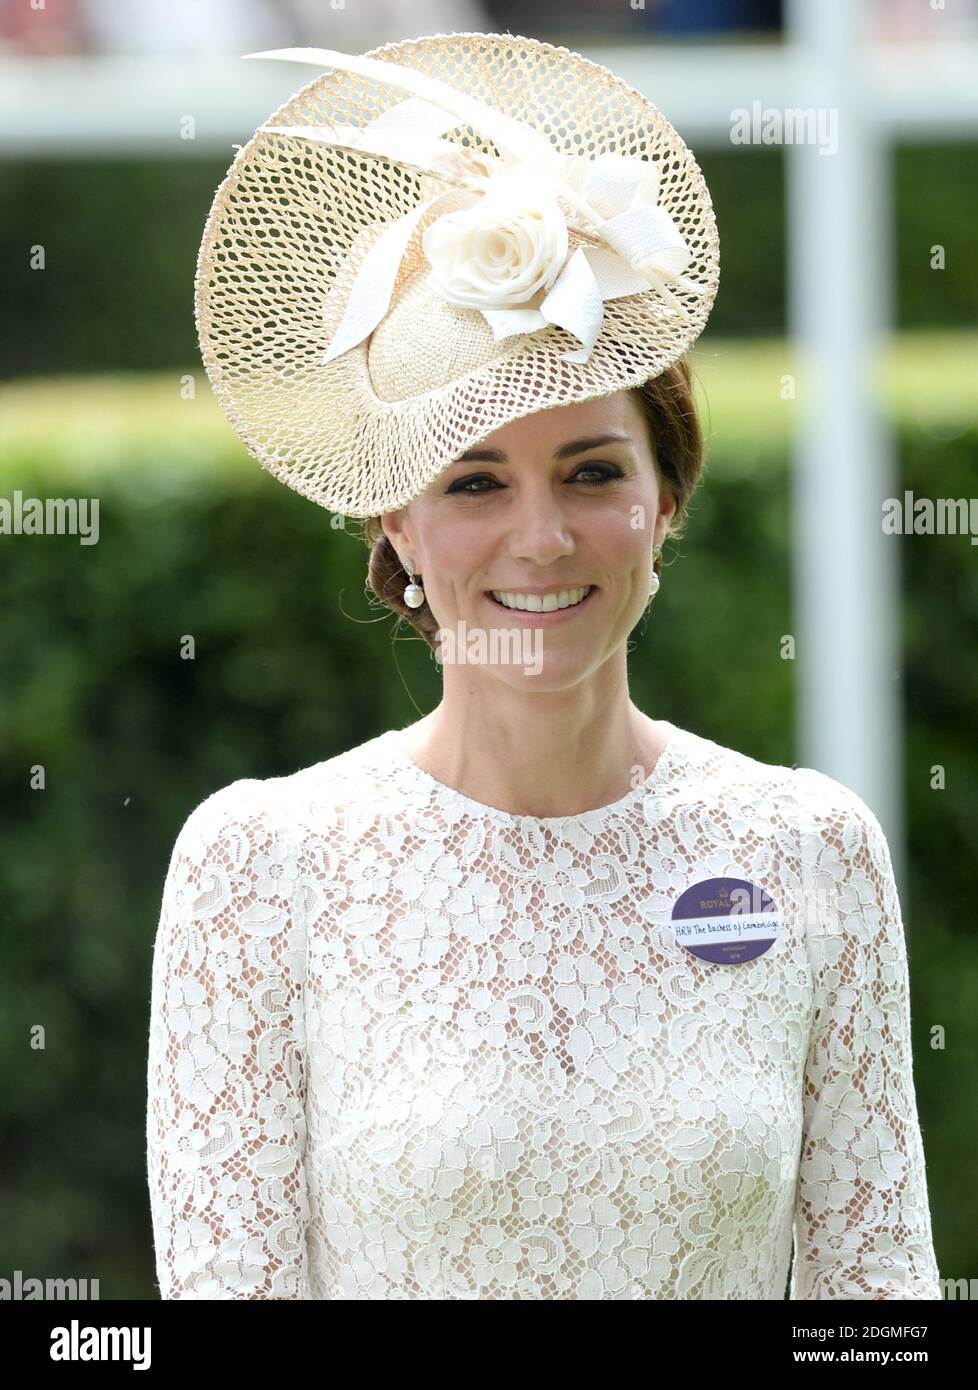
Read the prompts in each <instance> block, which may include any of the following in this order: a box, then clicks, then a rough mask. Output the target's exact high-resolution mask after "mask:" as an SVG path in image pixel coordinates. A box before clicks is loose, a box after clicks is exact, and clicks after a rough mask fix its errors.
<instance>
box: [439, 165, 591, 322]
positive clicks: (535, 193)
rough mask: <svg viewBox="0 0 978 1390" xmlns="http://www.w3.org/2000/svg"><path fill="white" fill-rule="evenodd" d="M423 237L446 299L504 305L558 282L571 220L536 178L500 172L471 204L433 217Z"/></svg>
mask: <svg viewBox="0 0 978 1390" xmlns="http://www.w3.org/2000/svg"><path fill="white" fill-rule="evenodd" d="M422 245H423V247H424V252H425V255H426V256H427V258H428V261H429V264H430V265H431V270H432V281H433V284H434V286H435V288H436V289H437V290H438V292H439V294H441V295H442V296H443V297H444V298H445V299H446V300H447V301H448V302H449V304H457V305H459V306H461V307H463V308H469V309H483V310H486V309H490V310H491V309H506V308H508V307H512V306H515V305H519V304H526V303H527V302H528V301H529V300H531V299H532V298H533V296H534V295H535V294H537V293H538V291H540V290H549V289H550V287H551V286H552V285H553V283H554V281H555V280H556V279H557V276H558V275H559V274H560V271H561V269H562V267H563V264H564V261H565V260H566V259H567V249H568V237H567V222H566V220H565V218H564V214H563V212H562V211H561V209H560V207H559V205H558V203H557V201H556V199H555V198H554V197H553V196H552V195H551V194H550V193H549V192H548V190H547V188H546V187H544V188H543V189H542V190H541V186H540V183H539V181H537V180H534V179H531V178H529V177H527V176H526V175H525V174H498V175H494V176H493V177H492V178H490V179H489V180H488V181H487V184H486V191H485V193H484V195H483V196H482V197H481V198H480V199H479V200H478V202H477V203H476V204H475V205H474V206H473V207H471V208H466V209H465V210H464V211H461V212H450V213H446V215H445V216H444V217H440V218H438V220H437V221H436V222H432V224H431V226H429V227H427V228H426V229H425V232H424V235H423V237H422Z"/></svg>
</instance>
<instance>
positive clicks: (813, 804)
mask: <svg viewBox="0 0 978 1390" xmlns="http://www.w3.org/2000/svg"><path fill="white" fill-rule="evenodd" d="M673 727H675V726H673ZM678 732H679V736H680V738H681V739H682V740H683V745H684V748H685V750H686V752H687V759H686V761H687V763H688V766H689V769H690V771H691V778H690V781H691V784H692V785H693V786H698V787H709V788H710V789H711V790H712V793H713V795H714V796H715V797H716V798H717V799H718V800H726V801H730V800H737V799H740V798H742V797H743V798H746V797H754V798H756V804H758V805H759V804H760V803H761V802H763V801H764V800H765V798H767V799H769V800H770V801H771V802H773V803H774V804H776V805H778V806H781V807H784V808H785V809H791V808H794V810H795V811H796V812H797V813H798V814H799V815H803V816H805V817H808V818H810V819H811V821H812V822H814V823H815V824H816V825H818V826H819V827H820V828H822V829H823V830H825V831H831V830H833V829H835V830H838V829H839V828H844V827H850V828H851V827H852V826H861V827H862V828H863V829H864V830H865V831H867V832H868V833H870V834H872V835H880V836H881V835H882V830H881V829H880V825H879V821H878V820H877V818H876V816H875V814H874V813H873V811H872V810H871V809H870V807H869V806H868V805H867V803H866V802H865V801H864V800H863V798H862V797H861V796H860V795H859V794H858V793H857V792H855V791H854V790H853V789H852V788H851V787H849V786H847V785H846V784H845V783H844V782H841V781H838V780H837V779H836V778H834V777H831V776H829V775H828V774H827V773H825V772H820V771H818V769H816V768H812V767H800V766H798V765H797V764H795V763H791V764H786V763H774V762H766V761H764V760H763V759H761V758H758V757H754V756H753V755H752V754H749V753H745V752H742V751H740V750H739V749H736V748H731V747H727V746H726V745H724V744H721V743H718V742H716V741H715V740H713V739H710V738H707V737H705V736H704V735H702V734H697V733H693V732H692V731H690V730H685V729H681V730H679V731H678Z"/></svg>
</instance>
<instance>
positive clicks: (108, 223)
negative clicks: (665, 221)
mask: <svg viewBox="0 0 978 1390" xmlns="http://www.w3.org/2000/svg"><path fill="white" fill-rule="evenodd" d="M232 154H233V151H232V150H231V149H230V148H229V149H228V152H227V157H226V158H224V159H214V158H212V157H203V156H198V155H197V154H196V153H194V151H193V150H192V148H191V147H189V146H188V147H187V149H186V150H185V151H184V152H183V153H182V154H181V156H180V157H179V158H177V159H132V158H118V159H111V160H103V159H87V160H86V159H67V160H65V159H62V160H47V159H45V160H34V161H26V160H25V161H23V162H5V163H0V264H2V265H3V267H4V322H5V328H6V332H5V334H4V335H3V338H2V339H0V377H13V376H20V375H28V374H32V373H36V372H45V373H52V372H65V371H67V372H71V371H75V370H76V369H77V367H78V364H79V363H84V364H85V366H86V368H87V369H88V370H91V371H115V370H119V369H122V370H151V369H155V368H170V367H174V366H179V365H180V364H183V363H185V362H188V361H192V360H194V353H195V350H196V339H195V336H194V325H193V274H194V266H195V264H196V259H197V248H198V245H199V243H200V237H201V234H202V232H203V228H204V220H205V218H206V215H207V212H208V209H209V207H210V203H211V199H212V197H213V194H214V190H215V189H216V188H217V186H218V184H219V183H220V182H221V180H222V179H223V178H224V175H225V173H226V172H227V169H228V165H229V164H230V162H231V158H232ZM697 158H698V160H699V162H700V165H701V167H702V169H703V172H704V175H705V177H706V180H707V183H708V185H709V188H710V193H711V196H712V199H713V203H714V207H715V209H716V216H717V224H718V227H719V231H720V263H721V271H720V290H719V294H718V296H717V301H716V304H715V306H714V309H713V312H712V315H711V319H710V324H711V328H712V331H713V332H714V333H717V334H721V335H727V336H730V335H734V334H747V335H767V334H772V333H783V332H784V331H785V328H786V324H785V286H786V276H785V210H784V204H785V187H784V161H783V158H782V152H781V150H779V149H777V148H774V147H766V146H765V147H748V148H736V149H734V148H730V149H713V148H708V147H704V148H703V149H702V150H697ZM975 159H976V146H975V143H974V142H973V141H972V142H970V143H966V142H962V143H958V144H935V145H905V146H897V147H895V149H894V152H893V159H892V172H893V194H892V196H893V207H894V240H895V254H894V265H893V273H894V277H895V284H896V286H897V298H896V312H897V326H898V327H899V328H901V329H916V328H921V327H929V326H940V327H952V328H953V327H971V326H972V325H974V324H975V323H976V322H978V272H976V267H975V257H974V227H975V223H976V221H978V206H976V196H975V188H976V184H975V179H974V173H973V171H974V167H975ZM938 242H939V243H941V244H942V245H943V246H944V247H945V251H946V261H947V264H946V268H945V269H944V270H941V271H936V270H932V269H931V268H930V248H931V246H932V245H934V244H935V243H938ZM36 245H42V246H43V247H44V249H45V257H46V268H45V269H44V270H43V271H39V270H32V269H30V266H29V260H30V249H31V248H32V247H34V246H36Z"/></svg>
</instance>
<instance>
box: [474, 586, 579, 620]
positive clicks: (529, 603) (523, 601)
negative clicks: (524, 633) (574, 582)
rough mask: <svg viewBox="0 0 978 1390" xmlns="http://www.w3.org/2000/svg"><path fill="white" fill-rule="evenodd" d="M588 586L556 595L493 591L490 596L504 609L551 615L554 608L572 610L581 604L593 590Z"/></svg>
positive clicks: (562, 590)
mask: <svg viewBox="0 0 978 1390" xmlns="http://www.w3.org/2000/svg"><path fill="white" fill-rule="evenodd" d="M593 587H594V586H593V584H588V585H587V586H586V587H585V588H583V589H561V590H560V592H559V593H556V594H519V593H507V592H505V591H501V590H498V589H493V590H492V591H491V592H492V596H493V598H494V599H495V600H496V602H497V603H501V604H502V605H503V607H504V608H521V609H525V611H526V612H527V613H552V612H553V611H554V609H556V608H573V607H574V606H575V604H578V603H583V601H584V599H586V598H587V596H588V594H589V593H590V592H591V590H592V588H593Z"/></svg>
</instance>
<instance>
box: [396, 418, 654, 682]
mask: <svg viewBox="0 0 978 1390" xmlns="http://www.w3.org/2000/svg"><path fill="white" fill-rule="evenodd" d="M599 439H600V440H603V441H604V442H600V443H599V442H597V441H598V440H599ZM584 441H590V443H589V444H587V445H586V447H585V445H584V443H583V442H584ZM675 506H676V503H675V499H674V498H673V497H672V496H671V494H670V493H669V492H668V491H663V492H661V493H660V488H659V482H658V477H657V473H656V468H655V462H654V459H653V456H652V451H651V446H650V441H649V426H648V424H647V422H646V419H645V416H644V414H643V412H642V409H641V407H640V406H639V404H638V403H637V402H636V401H635V400H634V398H633V397H632V395H631V394H630V393H629V392H628V391H619V392H617V393H615V394H614V395H610V396H600V397H598V398H596V399H594V400H590V401H582V402H579V403H576V404H573V405H565V406H556V407H554V408H552V409H550V410H544V411H540V412H538V413H537V414H534V415H528V416H524V417H523V418H522V419H519V420H514V421H511V422H510V423H509V424H508V425H504V426H502V427H501V428H500V429H498V430H496V431H494V433H493V434H491V435H490V436H489V437H488V438H487V439H486V440H485V441H484V442H483V443H481V444H478V445H476V446H475V447H474V448H473V449H471V450H469V451H468V452H467V453H465V454H462V455H461V456H460V457H459V459H458V460H457V461H456V462H455V463H452V464H451V465H450V466H449V467H448V468H447V469H445V470H444V472H443V473H441V474H440V475H439V477H438V478H437V479H436V480H435V481H434V482H433V483H431V484H430V485H429V487H428V488H427V489H426V490H425V492H424V493H422V494H421V496H420V497H418V498H416V499H415V500H414V501H413V502H411V503H410V504H409V505H408V506H407V507H404V508H402V509H401V510H400V511H397V512H387V513H385V514H384V516H382V517H381V525H382V526H383V529H384V531H385V532H386V534H387V536H388V538H389V539H390V540H391V541H392V542H393V544H394V545H395V548H396V549H397V551H398V554H399V555H400V556H401V558H402V560H403V559H404V558H406V557H409V558H410V559H411V560H412V561H413V563H414V567H415V570H416V571H417V572H419V573H420V575H421V578H422V586H423V588H424V593H425V598H426V600H427V603H428V607H429V609H430V610H431V612H432V614H433V615H434V617H435V619H436V621H437V623H438V626H439V627H441V628H447V629H452V630H453V631H454V632H459V631H460V630H461V632H462V633H463V634H465V633H468V634H472V633H473V631H475V630H477V629H482V630H483V631H485V632H486V633H487V634H488V633H489V632H490V631H491V629H492V628H506V629H510V630H512V629H513V628H515V627H517V626H526V625H529V626H531V627H536V628H537V629H538V630H539V631H540V632H541V634H542V635H541V638H540V639H534V640H539V641H540V642H541V645H542V655H543V671H542V674H543V675H544V677H545V683H546V684H547V685H551V684H552V683H553V682H556V684H557V685H560V684H561V683H563V682H566V681H570V680H574V679H580V678H582V677H583V676H585V675H587V674H588V672H590V671H593V670H595V669H596V668H597V667H598V666H600V665H601V664H602V663H603V662H605V661H606V660H607V659H608V657H609V656H610V655H611V654H612V653H613V652H614V651H616V650H617V649H618V648H619V647H621V646H622V644H623V643H624V642H625V641H626V640H627V638H628V636H629V634H630V633H631V631H632V629H633V628H634V627H635V625H636V623H637V622H638V621H639V619H640V618H641V616H642V614H643V612H644V611H645V607H646V605H647V603H648V599H649V581H650V577H651V574H652V558H653V557H652V547H653V545H654V544H658V543H661V541H662V540H663V538H664V536H665V533H666V530H667V526H668V521H669V518H670V517H671V516H672V514H673V512H674V511H675ZM585 585H592V586H594V587H593V589H592V592H591V593H590V594H589V595H588V597H587V599H586V600H585V601H584V603H582V604H581V606H580V607H579V608H574V609H569V610H567V611H565V612H560V613H557V614H553V615H550V614H547V613H543V614H540V613H514V612H509V611H507V609H505V608H503V607H501V606H500V605H499V603H497V602H496V601H495V600H494V599H493V597H492V590H496V591H497V592H499V591H504V592H506V593H507V594H512V593H514V592H515V593H525V592H526V591H527V590H529V589H540V588H543V589H557V590H559V589H576V588H579V587H583V586H585ZM463 623H464V628H462V627H461V625H462V624H463ZM527 639H528V640H529V634H527ZM488 649H489V650H491V649H492V648H491V646H490V647H489V648H488ZM492 669H493V673H494V674H497V675H499V676H501V677H502V678H504V679H506V680H507V681H509V683H511V684H512V683H517V682H519V681H520V680H522V679H526V677H525V676H522V675H521V668H520V667H519V666H516V665H503V664H498V665H495V666H494V667H493V668H492ZM535 679H536V680H537V681H539V679H540V678H539V676H537V677H535Z"/></svg>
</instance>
